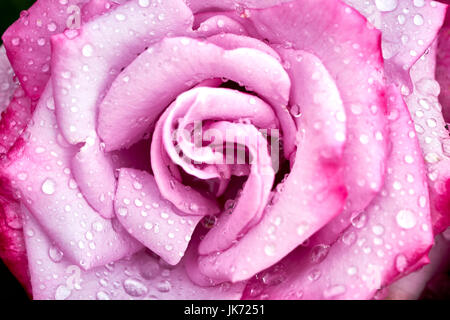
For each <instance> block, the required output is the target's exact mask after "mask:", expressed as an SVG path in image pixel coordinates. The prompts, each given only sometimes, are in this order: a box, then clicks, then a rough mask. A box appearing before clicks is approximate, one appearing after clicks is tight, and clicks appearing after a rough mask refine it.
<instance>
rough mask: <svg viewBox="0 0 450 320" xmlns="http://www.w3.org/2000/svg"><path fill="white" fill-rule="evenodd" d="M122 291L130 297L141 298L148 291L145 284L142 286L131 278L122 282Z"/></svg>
mask: <svg viewBox="0 0 450 320" xmlns="http://www.w3.org/2000/svg"><path fill="white" fill-rule="evenodd" d="M123 289H124V290H125V292H126V293H128V294H129V295H130V296H132V297H141V296H143V295H145V294H146V293H147V292H148V289H147V287H146V286H145V284H143V283H142V282H140V281H139V280H137V279H132V278H129V279H126V280H125V281H124V282H123Z"/></svg>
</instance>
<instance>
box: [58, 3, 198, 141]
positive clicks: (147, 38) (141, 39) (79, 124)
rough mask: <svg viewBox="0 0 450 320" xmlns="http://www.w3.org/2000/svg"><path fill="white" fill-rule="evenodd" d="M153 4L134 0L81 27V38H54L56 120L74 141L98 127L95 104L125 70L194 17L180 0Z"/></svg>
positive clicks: (176, 32) (82, 139) (181, 28)
mask: <svg viewBox="0 0 450 320" xmlns="http://www.w3.org/2000/svg"><path fill="white" fill-rule="evenodd" d="M144 4H145V3H144ZM155 4H156V6H154V5H152V6H150V5H144V6H141V5H140V4H139V1H138V0H131V1H128V2H126V3H125V4H123V5H121V6H119V7H117V8H115V9H113V10H112V11H110V12H108V13H107V14H104V15H102V16H100V17H98V18H97V19H95V20H94V21H92V22H89V23H87V24H85V25H83V26H82V28H81V29H80V30H79V35H78V36H75V37H72V35H70V36H69V37H67V36H66V35H64V34H61V35H57V36H53V37H52V50H53V51H52V68H53V77H52V79H53V89H54V95H55V102H56V112H57V118H58V124H59V126H60V127H61V130H62V133H63V135H64V136H65V137H66V139H67V140H68V141H69V142H70V143H73V144H75V143H79V142H84V141H86V139H87V138H88V137H89V135H90V132H93V131H94V130H95V129H96V121H95V119H96V115H97V110H96V107H97V104H98V103H99V102H100V100H101V98H102V97H103V95H104V94H105V90H106V89H107V88H108V87H109V85H110V84H111V82H112V81H113V80H114V78H115V77H116V76H117V74H118V73H119V72H120V70H121V69H122V68H125V67H127V65H128V64H129V63H130V62H131V61H133V59H134V58H135V57H136V56H137V55H138V54H140V53H141V52H142V51H143V50H144V49H145V48H146V47H148V46H149V45H151V44H152V43H155V42H156V41H158V40H159V39H161V38H162V37H164V36H166V35H167V34H172V35H173V34H184V33H186V32H187V29H188V28H189V27H190V24H191V22H192V15H191V11H190V10H189V9H188V8H187V7H186V6H185V5H184V3H183V2H182V1H180V0H168V1H165V2H164V5H162V4H157V3H155ZM149 19H151V20H153V22H155V23H149ZM111 30H114V33H111ZM130 34H132V36H130Z"/></svg>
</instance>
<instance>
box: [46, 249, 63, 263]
mask: <svg viewBox="0 0 450 320" xmlns="http://www.w3.org/2000/svg"><path fill="white" fill-rule="evenodd" d="M48 256H49V257H50V259H51V260H52V261H53V262H60V261H61V260H62V258H63V256H64V253H63V252H62V251H61V250H59V248H58V247H56V246H54V245H52V246H50V248H49V249H48Z"/></svg>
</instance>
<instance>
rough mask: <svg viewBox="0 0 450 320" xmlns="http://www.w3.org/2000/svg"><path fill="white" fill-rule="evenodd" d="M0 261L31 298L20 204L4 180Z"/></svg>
mask: <svg viewBox="0 0 450 320" xmlns="http://www.w3.org/2000/svg"><path fill="white" fill-rule="evenodd" d="M0 259H1V260H2V261H3V262H4V263H5V264H6V266H7V267H8V268H9V269H10V270H11V272H12V273H13V274H14V276H15V277H16V278H17V280H19V282H20V283H21V284H22V286H23V287H24V288H25V290H26V291H27V293H28V294H29V295H30V296H31V284H30V275H29V273H28V261H27V255H26V248H25V241H24V234H23V229H22V217H21V210H20V204H19V202H18V201H17V199H14V197H13V194H12V192H11V191H10V188H9V184H8V182H7V181H5V179H1V180H0Z"/></svg>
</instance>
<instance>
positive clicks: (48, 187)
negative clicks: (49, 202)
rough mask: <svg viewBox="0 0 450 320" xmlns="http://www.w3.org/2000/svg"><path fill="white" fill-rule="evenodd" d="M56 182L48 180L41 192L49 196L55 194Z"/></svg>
mask: <svg viewBox="0 0 450 320" xmlns="http://www.w3.org/2000/svg"><path fill="white" fill-rule="evenodd" d="M55 187H56V184H55V181H53V180H52V179H46V180H45V181H44V182H43V183H42V186H41V190H42V192H43V193H45V194H48V195H52V194H54V193H55Z"/></svg>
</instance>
